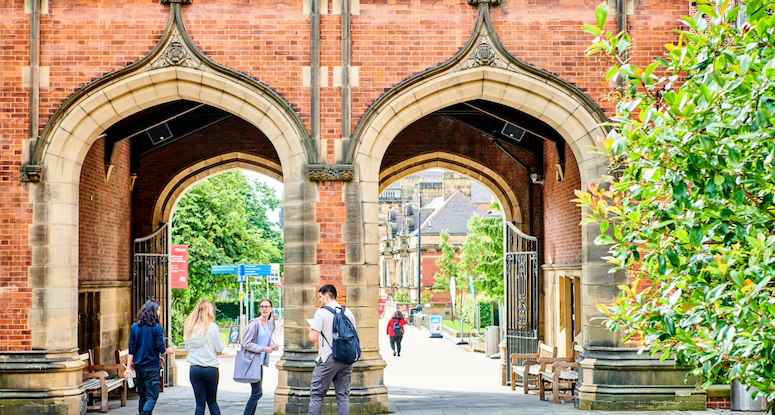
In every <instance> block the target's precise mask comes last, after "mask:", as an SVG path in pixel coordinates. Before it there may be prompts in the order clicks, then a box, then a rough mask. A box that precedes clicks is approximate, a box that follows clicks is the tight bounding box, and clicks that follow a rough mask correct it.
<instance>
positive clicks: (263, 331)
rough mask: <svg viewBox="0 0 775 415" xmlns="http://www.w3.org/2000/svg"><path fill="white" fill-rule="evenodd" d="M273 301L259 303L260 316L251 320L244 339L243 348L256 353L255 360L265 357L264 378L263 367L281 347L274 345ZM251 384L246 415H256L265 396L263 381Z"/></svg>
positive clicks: (267, 364) (263, 363)
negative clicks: (258, 406)
mask: <svg viewBox="0 0 775 415" xmlns="http://www.w3.org/2000/svg"><path fill="white" fill-rule="evenodd" d="M272 306H273V305H272V301H270V300H267V299H263V300H261V302H260V303H258V310H259V312H260V315H259V316H258V317H256V318H254V319H253V320H250V323H248V326H247V328H245V335H244V336H243V337H242V348H243V349H245V351H247V352H249V353H255V354H256V356H255V358H259V357H260V356H263V358H264V359H263V360H264V361H263V362H262V365H261V366H262V367H261V373H262V376H261V377H262V378H263V366H269V353H272V352H273V351H275V350H277V349H278V348H279V347H277V345H276V344H275V343H274V338H273V337H272V335H273V334H274V314H273V313H272ZM262 353H263V354H262ZM262 380H263V379H260V380H259V381H258V382H254V383H251V384H250V389H251V393H250V399H248V403H247V404H246V405H245V413H244V415H253V414H255V413H256V405H257V404H258V400H259V399H261V395H263V390H262V389H261V381H262Z"/></svg>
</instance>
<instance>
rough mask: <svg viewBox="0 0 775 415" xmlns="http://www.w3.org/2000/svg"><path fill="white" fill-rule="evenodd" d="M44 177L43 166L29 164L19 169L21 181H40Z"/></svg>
mask: <svg viewBox="0 0 775 415" xmlns="http://www.w3.org/2000/svg"><path fill="white" fill-rule="evenodd" d="M42 178H43V166H40V165H33V164H30V165H27V166H22V167H21V168H20V169H19V181H22V182H29V183H38V182H40V180H41V179H42Z"/></svg>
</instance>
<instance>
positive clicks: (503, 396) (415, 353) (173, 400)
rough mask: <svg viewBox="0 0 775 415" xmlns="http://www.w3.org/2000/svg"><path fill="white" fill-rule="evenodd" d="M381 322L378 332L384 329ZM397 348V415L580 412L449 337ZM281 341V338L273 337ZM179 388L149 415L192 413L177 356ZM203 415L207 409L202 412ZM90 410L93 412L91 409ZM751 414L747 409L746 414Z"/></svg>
mask: <svg viewBox="0 0 775 415" xmlns="http://www.w3.org/2000/svg"><path fill="white" fill-rule="evenodd" d="M385 324H386V322H385V321H382V322H381V330H380V333H384V332H385ZM406 331H407V333H406V335H405V336H404V341H403V346H404V348H403V350H402V352H401V356H400V357H394V356H393V355H392V353H391V352H390V342H389V340H388V337H387V336H384V335H382V336H380V348H381V350H382V355H383V356H384V358H385V360H386V361H387V362H388V367H387V368H386V369H385V385H387V388H388V391H389V396H390V404H389V405H390V406H389V409H390V411H391V412H392V413H398V414H403V415H409V414H417V415H419V414H423V415H464V414H477V415H498V414H514V415H523V414H546V415H571V414H572V415H580V414H584V413H586V411H580V410H577V409H574V408H573V404H572V403H570V402H568V403H564V404H560V405H555V404H553V403H550V402H542V401H540V400H539V399H538V396H536V395H528V396H525V395H523V394H521V393H519V392H514V391H512V390H511V388H509V387H506V386H500V385H499V384H498V379H499V377H498V371H499V361H498V360H491V359H487V358H485V357H484V355H483V354H481V353H472V352H468V351H467V350H466V349H464V348H462V347H461V346H456V345H455V342H456V341H455V340H452V339H449V338H444V339H430V338H429V336H428V332H427V331H423V330H419V329H416V328H414V327H411V326H406ZM277 340H278V342H281V338H278V339H277ZM226 352H227V353H226V354H225V355H224V356H222V357H221V358H220V359H219V360H220V367H221V369H220V373H221V380H220V384H219V388H218V404H219V406H220V408H221V413H222V414H223V415H241V414H242V411H243V409H244V407H245V402H246V401H247V399H248V396H249V395H250V385H245V384H239V383H235V382H234V381H232V379H231V374H232V371H233V367H234V354H235V353H236V351H235V350H233V349H232V350H229V349H227V351H226ZM280 356H281V353H279V352H276V353H273V354H272V355H271V362H272V363H271V364H270V367H269V369H268V370H267V372H266V376H265V379H264V382H265V383H264V387H263V389H264V397H263V398H261V400H260V401H259V404H258V410H257V411H256V414H262V415H263V414H272V413H273V396H272V393H273V391H274V390H275V388H276V387H277V369H275V367H274V363H276V362H277V360H278V359H279V358H280ZM177 364H178V383H179V386H176V387H174V388H167V389H166V390H165V391H164V393H161V394H160V396H159V402H158V403H157V405H156V409H155V410H154V414H155V415H172V414H193V413H194V395H193V391H192V389H191V386H190V383H189V381H188V364H187V363H186V361H185V359H182V360H178V361H177ZM109 413H110V414H114V415H129V414H137V398H136V397H134V398H133V399H130V400H129V402H128V403H127V406H126V407H124V408H120V407H119V406H118V401H114V400H111V403H110V412H109ZM206 413H209V412H206ZM635 413H637V412H629V413H623V412H616V413H612V412H602V411H600V412H594V413H593V412H589V414H594V415H603V414H617V415H620V414H635ZM95 414H96V413H95ZM647 414H648V415H677V414H681V415H715V414H730V411H718V410H710V411H706V412H647ZM747 414H751V413H747Z"/></svg>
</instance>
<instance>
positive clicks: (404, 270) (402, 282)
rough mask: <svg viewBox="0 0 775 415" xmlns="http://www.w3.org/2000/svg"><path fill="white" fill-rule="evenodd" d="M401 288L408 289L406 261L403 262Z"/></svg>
mask: <svg viewBox="0 0 775 415" xmlns="http://www.w3.org/2000/svg"><path fill="white" fill-rule="evenodd" d="M401 286H402V287H408V286H409V285H408V284H407V269H406V259H402V260H401Z"/></svg>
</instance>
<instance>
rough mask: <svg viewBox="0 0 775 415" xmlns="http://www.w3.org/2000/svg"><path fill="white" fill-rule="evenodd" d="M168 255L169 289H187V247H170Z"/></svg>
mask: <svg viewBox="0 0 775 415" xmlns="http://www.w3.org/2000/svg"><path fill="white" fill-rule="evenodd" d="M171 248H172V249H171V254H170V288H173V289H186V288H188V245H172V247H171Z"/></svg>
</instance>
